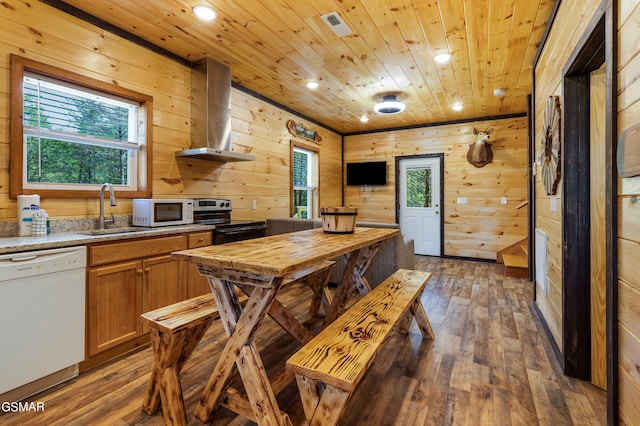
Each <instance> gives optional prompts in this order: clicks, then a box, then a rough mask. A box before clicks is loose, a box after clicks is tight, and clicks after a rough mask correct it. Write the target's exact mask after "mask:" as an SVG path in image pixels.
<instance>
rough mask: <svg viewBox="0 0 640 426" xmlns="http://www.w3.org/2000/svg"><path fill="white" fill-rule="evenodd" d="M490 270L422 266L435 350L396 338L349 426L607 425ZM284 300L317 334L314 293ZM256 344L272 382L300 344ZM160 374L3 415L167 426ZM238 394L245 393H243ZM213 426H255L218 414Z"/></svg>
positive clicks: (90, 379)
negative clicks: (154, 403)
mask: <svg viewBox="0 0 640 426" xmlns="http://www.w3.org/2000/svg"><path fill="white" fill-rule="evenodd" d="M502 268H503V266H502V265H499V264H494V263H487V262H474V261H466V260H458V259H442V258H433V257H426V256H416V269H420V270H425V271H430V272H432V274H433V278H432V279H431V281H430V282H429V283H428V285H427V290H426V291H425V293H424V296H423V299H422V300H423V303H424V305H425V308H426V311H427V314H428V316H429V318H430V320H431V324H432V326H433V328H434V331H435V334H436V339H435V341H422V339H421V337H420V333H419V332H418V330H417V327H416V326H415V324H414V325H413V326H412V328H411V330H410V334H409V337H407V336H402V335H395V336H393V337H392V338H391V339H390V340H389V342H388V343H387V345H386V346H385V348H384V349H383V351H382V352H381V353H380V355H379V356H378V358H377V359H376V362H375V363H374V364H373V366H372V368H371V370H370V372H369V374H368V375H367V376H366V377H365V379H364V380H363V381H362V382H361V384H360V387H359V388H358V390H357V392H356V393H355V394H354V397H353V399H352V400H351V401H350V403H349V406H348V413H347V415H346V417H344V418H343V420H342V424H343V425H466V424H470V425H532V424H540V425H554V426H555V425H572V424H575V425H586V424H594V425H598V424H602V425H604V424H606V395H605V393H604V392H603V391H601V390H599V389H597V388H595V387H594V386H592V385H591V384H589V383H586V382H582V381H579V380H575V379H571V378H568V377H565V376H563V375H562V372H561V370H560V368H559V366H558V363H557V362H556V360H555V357H554V355H553V352H552V350H551V347H550V345H549V341H548V339H547V337H546V335H545V334H544V332H543V331H542V326H541V324H540V321H539V320H538V318H537V317H536V315H535V313H534V312H533V311H532V308H531V303H532V297H533V288H532V283H531V282H528V281H527V280H525V279H520V278H507V277H505V276H504V274H503V269H502ZM281 295H282V296H281V298H280V300H281V301H282V302H283V303H284V304H285V305H287V306H290V307H292V309H293V310H294V312H295V314H296V316H298V317H299V318H300V319H302V320H303V321H305V322H306V323H307V325H308V326H309V327H311V328H314V327H319V325H320V320H319V319H317V318H313V317H311V316H309V315H308V314H307V313H306V311H307V307H308V304H307V301H308V300H309V298H310V291H308V290H307V289H306V288H305V287H304V286H300V285H297V286H292V287H290V288H287V289H285V290H284V291H283V292H282V293H281ZM260 333H261V338H260V339H259V340H258V341H257V344H258V347H259V348H261V354H262V356H263V357H264V359H263V360H264V363H265V365H266V366H268V368H269V370H270V371H275V370H277V369H279V368H281V367H282V366H283V365H284V362H285V360H286V358H287V356H288V354H290V353H291V352H292V351H293V350H295V348H296V347H297V344H296V343H295V342H294V341H293V340H292V339H291V338H290V337H289V336H288V335H286V333H284V332H283V331H282V330H281V329H279V328H278V327H277V326H276V325H275V323H274V322H273V321H271V320H270V319H268V320H266V321H265V323H264V324H263V325H262V326H261V329H260ZM223 344H224V333H223V332H222V328H221V326H220V324H219V323H216V324H214V325H213V326H212V327H211V329H210V330H209V331H208V332H207V334H206V336H205V338H204V339H203V342H202V343H201V345H200V346H199V347H198V349H197V350H196V352H195V353H194V355H193V357H192V359H191V360H190V362H189V363H188V364H187V365H186V367H185V368H184V370H183V372H182V374H181V382H182V384H183V392H184V395H185V404H186V407H187V416H188V421H189V424H190V425H199V424H201V423H200V422H198V421H197V420H195V419H193V410H194V408H195V406H196V404H197V402H198V399H199V397H200V392H201V389H202V386H203V385H204V382H206V380H207V378H208V376H209V374H210V372H211V370H212V369H213V365H214V363H215V361H216V360H217V358H218V356H219V353H220V351H221V349H222V347H223ZM151 364H152V354H151V349H150V348H145V349H143V350H141V351H139V352H137V353H135V354H132V355H129V356H127V357H125V358H123V359H119V360H116V361H114V362H111V363H109V364H107V365H104V366H101V367H98V368H95V369H93V370H90V371H87V372H85V373H83V374H81V375H80V376H79V377H77V378H75V379H73V380H71V381H69V382H66V383H64V384H62V385H58V386H57V387H55V388H52V389H50V390H48V391H45V392H43V393H41V394H39V395H35V396H33V397H31V398H29V401H34V402H44V404H45V411H44V412H36V413H8V414H3V415H0V424H2V425H21V426H24V425H37V426H40V425H134V424H135V425H162V424H163V420H162V414H161V413H160V412H158V413H157V414H156V415H154V416H148V415H146V414H145V413H144V412H142V411H141V410H140V406H141V404H142V397H143V394H144V392H145V389H146V385H147V380H148V378H149V371H150V368H151ZM237 386H240V385H237ZM278 400H279V402H280V405H281V407H282V409H283V410H284V411H286V412H287V413H288V414H289V416H290V418H291V421H292V423H293V424H294V425H303V424H304V423H305V422H304V415H303V412H302V407H301V404H300V401H299V397H298V396H297V391H296V388H295V384H294V383H292V384H291V385H290V386H289V387H287V388H286V389H285V390H284V391H283V392H282V393H281V394H280V395H278ZM211 424H214V425H226V424H232V425H250V424H253V423H252V422H250V421H248V420H246V419H243V418H241V417H237V416H234V415H233V414H232V413H230V412H228V411H226V410H224V409H221V410H219V411H218V412H217V413H216V415H215V418H214V420H213V422H212V423H211Z"/></svg>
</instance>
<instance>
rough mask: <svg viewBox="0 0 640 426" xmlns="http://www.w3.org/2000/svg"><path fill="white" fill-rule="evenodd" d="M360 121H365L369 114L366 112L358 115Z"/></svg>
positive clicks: (367, 119)
mask: <svg viewBox="0 0 640 426" xmlns="http://www.w3.org/2000/svg"><path fill="white" fill-rule="evenodd" d="M360 121H361V122H363V123H366V122H367V121H369V116H368V115H367V114H362V115H361V116H360Z"/></svg>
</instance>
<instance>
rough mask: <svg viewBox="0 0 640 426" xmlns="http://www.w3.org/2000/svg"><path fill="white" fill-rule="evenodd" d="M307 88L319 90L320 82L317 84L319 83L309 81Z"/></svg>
mask: <svg viewBox="0 0 640 426" xmlns="http://www.w3.org/2000/svg"><path fill="white" fill-rule="evenodd" d="M306 86H307V88H309V89H317V88H318V86H319V84H318V82H317V81H307V84H306Z"/></svg>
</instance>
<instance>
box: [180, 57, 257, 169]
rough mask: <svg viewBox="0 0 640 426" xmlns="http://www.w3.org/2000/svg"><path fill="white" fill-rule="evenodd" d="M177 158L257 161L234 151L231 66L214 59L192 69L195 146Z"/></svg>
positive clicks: (253, 157) (192, 119)
mask: <svg viewBox="0 0 640 426" xmlns="http://www.w3.org/2000/svg"><path fill="white" fill-rule="evenodd" d="M176 156H177V157H194V158H199V159H204V160H211V161H219V162H231V161H251V160H255V159H256V157H255V156H254V155H248V154H241V153H237V152H233V151H231V69H230V68H229V67H227V66H226V65H223V64H221V63H219V62H217V61H214V60H213V59H211V58H204V59H202V60H201V61H199V62H197V63H196V64H195V65H194V67H193V69H192V72H191V148H190V149H185V150H183V151H176Z"/></svg>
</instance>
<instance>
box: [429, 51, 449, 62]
mask: <svg viewBox="0 0 640 426" xmlns="http://www.w3.org/2000/svg"><path fill="white" fill-rule="evenodd" d="M449 59H451V53H448V52H445V53H439V54H437V55H436V56H434V57H433V60H434V61H436V62H437V63H439V64H446V63H447V62H449Z"/></svg>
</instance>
